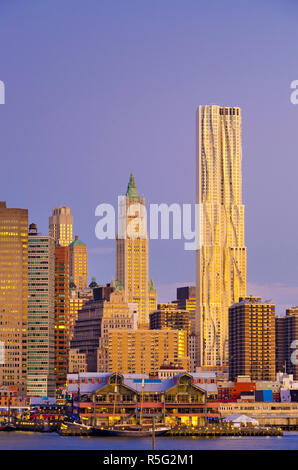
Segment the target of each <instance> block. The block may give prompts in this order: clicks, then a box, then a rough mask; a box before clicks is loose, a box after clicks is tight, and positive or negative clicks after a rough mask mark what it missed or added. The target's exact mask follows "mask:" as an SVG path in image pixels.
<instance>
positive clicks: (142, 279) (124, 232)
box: [116, 173, 157, 325]
mask: <svg viewBox="0 0 298 470" xmlns="http://www.w3.org/2000/svg"><path fill="white" fill-rule="evenodd" d="M119 219H120V226H121V234H120V233H118V234H117V240H116V279H117V281H118V282H120V283H121V285H122V286H123V287H124V290H125V293H126V296H127V302H131V303H136V304H138V309H139V325H148V324H149V313H150V312H151V311H153V310H156V307H157V302H156V290H155V288H154V285H153V281H152V280H151V279H150V281H149V274H148V271H149V268H148V265H149V261H148V233H147V231H146V208H145V199H144V197H142V198H140V197H139V194H138V191H137V188H136V185H135V180H134V176H133V174H132V173H131V175H130V178H129V183H128V187H127V191H126V197H124V198H123V199H122V201H121V204H120V214H119Z"/></svg>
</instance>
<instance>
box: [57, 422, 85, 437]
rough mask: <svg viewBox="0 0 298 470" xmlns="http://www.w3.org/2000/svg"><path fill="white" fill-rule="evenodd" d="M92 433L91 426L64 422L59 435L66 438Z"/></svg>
mask: <svg viewBox="0 0 298 470" xmlns="http://www.w3.org/2000/svg"><path fill="white" fill-rule="evenodd" d="M91 432H92V427H91V426H86V425H85V424H80V423H76V422H64V423H61V426H60V430H59V434H61V435H64V436H67V435H68V436H71V435H89V434H91Z"/></svg>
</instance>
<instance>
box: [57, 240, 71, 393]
mask: <svg viewBox="0 0 298 470" xmlns="http://www.w3.org/2000/svg"><path fill="white" fill-rule="evenodd" d="M69 279H70V276H69V248H68V246H56V247H55V356H56V357H55V372H56V391H57V394H58V395H59V393H60V391H59V389H60V388H61V387H64V386H65V384H66V378H67V372H68V360H69V334H70V331H69V328H70V318H69Z"/></svg>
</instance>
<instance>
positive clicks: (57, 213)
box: [49, 206, 73, 246]
mask: <svg viewBox="0 0 298 470" xmlns="http://www.w3.org/2000/svg"><path fill="white" fill-rule="evenodd" d="M72 226H73V217H72V215H71V212H70V207H67V206H61V207H55V209H53V212H52V215H51V216H50V217H49V235H50V236H51V237H52V238H54V240H55V242H56V245H59V246H68V245H69V244H70V243H71V242H72V240H73V238H72Z"/></svg>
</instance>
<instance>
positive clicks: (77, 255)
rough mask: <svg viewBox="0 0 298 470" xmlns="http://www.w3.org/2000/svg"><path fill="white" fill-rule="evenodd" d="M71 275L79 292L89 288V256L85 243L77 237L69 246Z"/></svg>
mask: <svg viewBox="0 0 298 470" xmlns="http://www.w3.org/2000/svg"><path fill="white" fill-rule="evenodd" d="M69 256H70V275H71V277H72V279H73V282H74V284H75V286H76V289H77V290H78V291H80V290H82V289H85V288H86V287H87V286H88V255H87V247H86V245H85V243H83V242H82V241H81V240H79V237H78V236H75V239H74V241H73V242H71V243H70V245H69Z"/></svg>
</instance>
